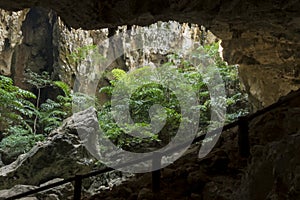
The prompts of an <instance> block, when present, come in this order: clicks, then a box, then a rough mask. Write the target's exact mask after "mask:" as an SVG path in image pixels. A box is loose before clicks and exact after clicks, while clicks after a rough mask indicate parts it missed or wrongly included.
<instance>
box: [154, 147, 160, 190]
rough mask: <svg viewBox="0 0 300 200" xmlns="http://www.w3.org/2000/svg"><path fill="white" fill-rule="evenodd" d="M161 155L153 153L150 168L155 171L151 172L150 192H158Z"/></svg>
mask: <svg viewBox="0 0 300 200" xmlns="http://www.w3.org/2000/svg"><path fill="white" fill-rule="evenodd" d="M161 158H162V154H161V153H158V152H154V153H153V158H152V168H153V169H156V170H153V171H152V192H153V193H159V192H160V168H161Z"/></svg>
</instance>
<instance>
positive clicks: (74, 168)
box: [0, 109, 98, 189]
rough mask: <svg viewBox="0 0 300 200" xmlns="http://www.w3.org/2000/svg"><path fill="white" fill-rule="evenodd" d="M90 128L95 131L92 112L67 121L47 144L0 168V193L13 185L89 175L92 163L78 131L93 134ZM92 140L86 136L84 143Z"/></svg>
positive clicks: (94, 118)
mask: <svg viewBox="0 0 300 200" xmlns="http://www.w3.org/2000/svg"><path fill="white" fill-rule="evenodd" d="M75 119H76V120H75ZM93 127H98V123H97V118H96V115H95V110H94V109H89V110H86V111H83V112H79V113H77V114H75V115H73V117H70V118H68V119H66V120H65V122H64V123H63V125H62V126H61V127H60V128H58V129H56V130H54V131H53V132H52V133H51V135H52V136H51V137H49V138H48V140H47V141H45V142H43V143H39V144H37V145H36V146H34V147H33V148H32V149H31V150H30V151H29V152H28V153H26V154H22V155H20V156H19V157H18V159H17V160H16V161H14V162H12V163H11V164H9V165H6V166H3V167H1V168H0V189H8V188H11V187H13V186H14V185H16V184H24V185H40V184H41V183H44V182H46V181H49V180H51V179H54V178H69V177H72V176H74V174H84V173H88V172H90V171H91V170H92V169H93V163H94V162H95V159H94V157H93V156H92V155H91V154H90V153H89V152H88V151H87V149H86V148H85V145H84V144H85V143H84V142H82V140H81V138H80V137H79V136H78V134H77V129H80V130H81V133H82V134H84V133H95V131H96V130H95V129H93ZM91 136H92V135H87V137H86V138H87V140H86V142H89V141H90V140H89V139H88V138H90V137H91ZM94 140H95V139H94ZM94 140H93V141H94Z"/></svg>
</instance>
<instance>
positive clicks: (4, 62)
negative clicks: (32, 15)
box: [0, 9, 28, 75]
mask: <svg viewBox="0 0 300 200" xmlns="http://www.w3.org/2000/svg"><path fill="white" fill-rule="evenodd" d="M27 12H28V9H26V10H22V11H19V12H10V11H4V10H0V52H1V53H0V74H4V75H11V65H12V57H13V54H14V52H15V51H16V48H17V46H18V45H19V44H20V43H21V42H22V39H23V35H22V31H21V28H22V24H23V21H24V20H25V18H26V14H27Z"/></svg>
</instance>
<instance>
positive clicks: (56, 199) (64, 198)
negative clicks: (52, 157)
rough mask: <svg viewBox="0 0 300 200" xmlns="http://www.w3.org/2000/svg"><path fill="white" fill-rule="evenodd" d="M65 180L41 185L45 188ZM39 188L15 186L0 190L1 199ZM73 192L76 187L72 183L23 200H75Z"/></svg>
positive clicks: (55, 180)
mask: <svg viewBox="0 0 300 200" xmlns="http://www.w3.org/2000/svg"><path fill="white" fill-rule="evenodd" d="M61 180H63V179H59V178H56V179H53V180H51V181H48V182H46V183H43V184H41V185H40V186H45V185H48V184H51V183H55V182H58V181H61ZM36 188H38V187H37V186H32V185H15V186H14V187H12V188H10V189H5V190H0V199H1V200H2V199H3V200H4V199H6V198H9V197H12V196H14V195H17V194H21V193H24V192H27V191H30V190H33V189H36ZM73 190H74V187H73V185H72V183H66V184H63V185H60V186H57V187H55V188H51V189H49V190H46V191H42V192H39V193H37V194H34V195H30V196H29V197H23V198H21V200H37V199H43V200H44V199H45V200H68V199H69V200H71V199H73V195H74V194H73Z"/></svg>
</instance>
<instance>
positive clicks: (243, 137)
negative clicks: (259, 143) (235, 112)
mask: <svg viewBox="0 0 300 200" xmlns="http://www.w3.org/2000/svg"><path fill="white" fill-rule="evenodd" d="M238 126H239V128H238V145H239V153H240V156H242V157H246V158H247V157H249V155H250V144H249V122H248V118H247V117H240V118H239V124H238Z"/></svg>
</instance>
